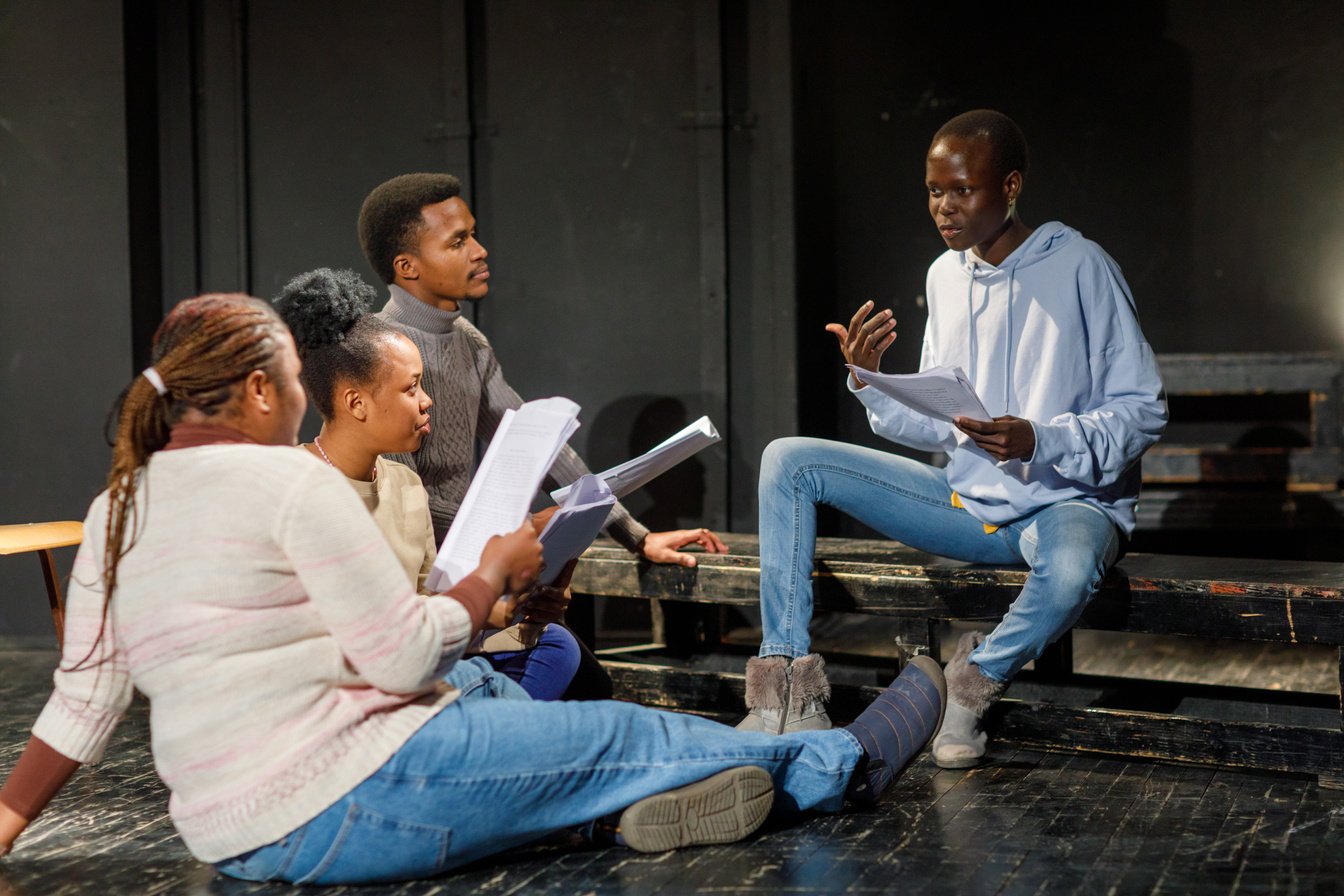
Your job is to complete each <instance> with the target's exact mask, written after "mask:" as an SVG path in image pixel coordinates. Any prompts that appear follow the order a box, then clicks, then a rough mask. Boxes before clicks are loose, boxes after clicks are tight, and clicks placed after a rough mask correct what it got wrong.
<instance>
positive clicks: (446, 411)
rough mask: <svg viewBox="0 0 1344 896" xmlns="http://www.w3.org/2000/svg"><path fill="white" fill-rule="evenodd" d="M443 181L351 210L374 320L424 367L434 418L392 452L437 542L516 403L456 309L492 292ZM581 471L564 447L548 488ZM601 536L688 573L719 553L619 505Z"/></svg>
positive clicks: (478, 249) (481, 256)
mask: <svg viewBox="0 0 1344 896" xmlns="http://www.w3.org/2000/svg"><path fill="white" fill-rule="evenodd" d="M461 193H462V186H461V184H460V183H459V182H458V179H457V178H456V177H453V176H452V175H450V174H403V175H401V176H400V177H394V178H392V179H391V180H389V181H386V182H385V183H382V184H379V185H378V186H377V187H375V188H374V190H373V192H371V193H370V194H369V195H368V197H367V198H366V199H365V200H364V205H363V206H362V207H361V208H360V210H359V242H360V245H361V246H362V247H363V249H364V255H365V257H366V258H368V260H369V264H370V265H372V266H373V270H374V271H375V272H376V273H377V274H378V276H379V277H381V278H382V280H383V282H384V283H386V284H388V288H389V290H390V291H391V298H390V299H389V300H388V303H387V304H386V305H385V306H384V307H383V310H382V311H381V312H379V316H380V317H382V318H383V319H384V320H386V321H387V322H388V323H390V324H392V325H393V326H395V327H396V328H397V329H399V330H400V331H401V332H403V333H405V334H406V335H407V336H408V337H410V339H411V341H412V342H414V343H415V344H416V346H417V347H418V348H419V349H420V354H421V356H422V358H423V360H424V365H425V368H424V369H425V375H424V388H425V391H426V392H428V393H429V395H430V396H431V397H433V399H434V416H435V418H436V420H435V421H434V422H433V425H432V427H431V429H430V433H429V435H428V436H426V437H425V439H424V440H423V441H422V442H421V443H420V449H419V450H418V451H416V452H415V453H414V454H409V455H396V456H395V459H396V460H398V461H400V462H402V463H404V464H407V465H408V466H410V467H411V468H412V469H414V470H415V471H416V472H417V473H419V474H420V478H421V480H423V481H424V484H425V489H426V490H427V491H428V492H429V509H430V514H431V515H432V516H433V518H434V534H435V537H436V538H437V539H438V540H439V541H440V542H442V541H443V537H444V535H445V534H447V532H448V527H449V525H451V524H452V521H453V516H454V515H455V514H456V513H457V509H458V507H459V506H460V505H461V503H462V497H463V495H465V494H466V491H467V484H468V482H469V481H470V480H471V472H472V464H473V461H474V459H475V456H476V440H477V439H480V440H482V441H483V442H489V441H490V439H491V438H493V437H494V434H495V428H496V427H497V426H498V425H499V421H500V418H501V416H502V415H503V413H504V411H506V410H508V409H509V408H517V407H519V406H520V405H521V404H522V399H521V398H520V397H519V396H518V393H517V392H515V391H514V390H513V388H512V387H511V386H509V384H508V383H507V382H505V380H504V374H503V371H502V370H500V367H499V361H498V360H496V358H495V353H494V351H493V350H491V348H490V343H489V341H488V340H487V339H486V338H485V336H484V335H483V334H482V333H481V331H480V330H478V329H476V328H475V327H474V326H472V324H471V322H470V321H468V320H467V319H466V318H465V317H463V316H462V312H461V310H460V304H461V303H462V302H464V301H468V302H474V301H479V300H480V299H483V298H485V295H486V293H487V292H489V290H490V268H489V267H488V266H487V265H486V263H485V259H486V251H485V247H484V246H482V245H481V244H480V243H479V242H478V241H477V240H476V219H475V218H473V217H472V215H471V210H470V209H469V208H468V207H467V204H466V202H464V201H463V200H462V197H461ZM587 472H588V468H587V467H586V466H584V463H583V461H582V460H581V459H580V458H579V456H578V455H577V454H575V453H574V451H573V450H572V449H571V448H569V447H568V446H566V447H565V448H564V449H563V450H562V451H561V453H560V456H559V458H558V459H557V460H556V462H555V465H554V466H553V467H551V471H550V473H549V474H548V476H547V484H548V487H555V486H559V485H568V484H569V483H571V482H573V481H574V480H575V479H578V478H579V477H580V476H582V475H583V474H584V473H587ZM607 532H608V533H609V534H610V535H611V536H612V538H614V539H616V541H617V542H619V543H620V544H622V545H624V546H625V547H626V548H627V549H629V550H630V551H631V552H632V553H635V554H639V555H640V556H643V557H645V558H647V559H649V560H652V561H653V562H655V563H678V564H681V565H682V566H694V565H695V555H694V554H690V553H686V552H684V551H682V550H681V548H683V547H686V546H687V545H691V544H699V545H700V546H701V547H702V548H704V549H705V550H706V551H711V552H714V553H726V552H727V548H726V547H725V546H724V544H723V542H722V541H720V540H719V538H718V536H716V535H715V534H714V533H713V532H710V531H709V530H708V529H677V530H674V531H670V532H650V531H649V530H648V529H647V528H645V527H644V526H642V525H640V523H639V522H638V521H637V520H636V519H635V518H634V517H632V516H631V515H630V512H629V511H627V510H626V509H625V508H624V507H623V506H622V505H620V504H619V503H618V504H617V505H616V508H615V510H614V511H612V514H611V516H610V517H609V518H608V520H607Z"/></svg>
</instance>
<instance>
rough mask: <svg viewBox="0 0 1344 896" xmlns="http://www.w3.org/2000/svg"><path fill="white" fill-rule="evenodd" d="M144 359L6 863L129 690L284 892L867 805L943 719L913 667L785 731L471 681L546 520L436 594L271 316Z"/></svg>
mask: <svg viewBox="0 0 1344 896" xmlns="http://www.w3.org/2000/svg"><path fill="white" fill-rule="evenodd" d="M152 357H153V366H152V367H150V368H149V369H147V370H146V371H145V372H144V373H143V374H141V375H139V376H137V378H136V379H135V380H134V381H133V382H132V384H131V386H130V387H129V388H128V390H127V392H126V393H125V396H124V402H123V405H122V408H121V414H120V425H119V427H118V431H117V443H116V448H115V451H114V456H113V464H112V470H111V472H110V473H109V476H108V489H107V491H105V492H103V493H102V494H100V495H99V496H98V497H97V498H96V499H95V500H94V502H93V505H92V506H91V508H90V510H89V514H88V516H87V518H86V520H85V539H84V542H83V544H82V545H81V547H80V549H79V553H78V556H77V557H76V558H75V567H74V572H73V574H72V576H71V586H70V589H69V595H68V601H67V608H66V610H67V616H66V629H65V643H64V645H63V657H62V660H61V664H60V667H59V668H58V670H57V672H56V675H55V690H54V692H53V693H52V696H51V698H50V699H49V700H48V701H47V704H46V707H45V708H44V709H43V711H42V713H41V715H40V716H39V717H38V719H37V722H36V724H35V725H34V726H33V736H32V738H31V739H30V741H29V744H28V746H27V748H26V749H25V750H24V753H23V755H22V757H21V758H20V759H19V762H18V764H17V766H16V767H15V769H14V770H13V771H12V772H11V774H10V776H9V779H8V780H7V781H6V783H5V785H4V787H3V788H2V789H0V856H3V855H5V854H7V853H8V852H9V850H10V848H11V846H12V844H13V842H14V840H15V838H17V837H18V836H19V834H20V833H21V832H22V831H23V830H24V829H25V828H26V827H27V825H28V824H29V822H30V821H32V820H33V819H34V818H36V817H37V815H38V813H39V812H40V811H41V809H42V808H43V806H45V805H46V803H47V802H48V801H49V800H50V798H51V797H52V796H53V795H54V793H55V792H56V791H57V790H58V789H59V788H60V787H61V785H62V784H63V783H64V782H65V781H66V780H67V779H68V778H69V776H70V774H72V773H73V772H74V771H75V769H76V768H77V767H78V766H79V765H80V764H82V763H86V762H96V761H97V760H98V759H99V757H100V756H101V755H102V753H103V750H104V748H105V747H106V745H107V742H108V740H109V738H110V737H111V735H112V732H113V730H114V729H115V727H116V725H117V723H118V722H119V721H120V719H121V717H122V716H123V715H124V713H125V712H126V709H127V706H128V705H129V703H130V700H131V695H132V691H133V689H139V690H140V691H141V692H142V693H144V694H145V695H146V696H147V697H148V698H149V701H150V729H151V732H152V750H153V754H154V765H155V769H156V770H157V772H158V774H159V776H160V777H161V778H162V779H163V782H164V784H165V785H167V787H168V790H169V791H170V794H171V796H170V798H169V801H168V811H169V815H170V816H171V818H172V820H173V824H174V825H175V826H176V828H177V831H178V833H179V834H180V835H181V837H182V839H183V841H184V842H185V844H186V846H187V848H188V849H189V850H190V851H191V853H192V854H193V855H194V856H196V857H197V858H198V859H200V860H201V861H204V862H211V863H214V865H215V866H216V868H217V869H218V870H219V871H221V872H222V873H224V874H226V875H229V876H232V877H237V878H243V879H247V880H282V881H289V882H294V883H333V884H335V883H363V882H372V881H390V880H404V879H408V878H416V877H425V876H430V875H435V874H440V873H442V872H444V871H446V870H449V869H451V868H455V867H457V866H459V865H462V864H465V863H467V862H471V861H474V860H476V859H480V858H482V857H484V856H487V855H491V854H494V853H497V852H500V851H502V850H505V849H509V848H511V847H514V846H518V845H521V844H525V843H529V842H532V841H535V840H537V839H539V838H542V837H544V836H546V835H548V834H551V833H553V832H555V831H559V830H563V829H566V828H571V829H572V828H576V827H578V828H581V829H584V830H587V831H590V832H594V833H596V832H597V831H599V830H602V831H610V832H611V836H612V837H613V838H614V839H615V840H616V841H617V842H624V843H626V844H627V845H629V846H631V847H633V848H635V849H639V850H644V851H656V850H664V849H671V848H675V847H678V846H686V845H692V844H697V843H722V842H728V841H731V840H736V839H739V838H741V837H744V836H746V835H748V834H750V833H751V832H752V831H754V830H755V829H756V828H757V827H758V826H759V825H760V824H761V823H762V822H763V821H764V819H765V817H766V814H767V812H769V810H770V809H771V807H772V805H774V806H777V807H779V808H780V809H781V810H789V811H792V812H796V811H800V810H807V809H812V808H816V809H821V810H826V811H834V810H837V809H839V808H840V806H841V804H842V801H843V800H844V798H845V797H846V796H847V795H848V796H851V797H852V798H855V799H860V800H864V801H871V800H873V799H875V798H876V797H877V795H878V794H879V793H880V792H881V790H882V789H883V788H884V787H885V786H886V785H887V784H889V783H890V781H891V780H892V778H893V777H894V775H895V774H896V773H898V772H899V771H900V769H901V768H902V767H904V765H905V764H906V763H907V762H908V761H909V760H910V758H911V757H912V756H913V755H914V753H915V752H916V751H917V750H918V749H919V748H920V747H921V746H922V745H923V744H924V743H925V742H927V741H928V739H929V738H930V737H931V736H932V733H933V729H934V727H935V726H936V725H937V722H938V717H939V714H940V712H941V707H942V696H941V674H940V670H939V669H938V666H937V664H936V663H932V662H931V661H925V662H924V664H923V665H921V660H923V659H924V658H916V660H914V661H913V662H912V663H911V664H910V665H909V666H908V667H907V669H906V671H905V672H903V673H902V675H901V677H900V678H898V679H897V680H896V681H895V682H893V683H892V686H891V687H890V688H888V689H887V690H886V691H885V692H883V694H881V695H880V696H879V697H878V699H877V700H876V701H875V702H874V703H873V705H872V706H870V707H869V708H868V709H867V710H865V711H864V713H863V714H861V715H860V716H859V718H858V719H856V720H855V721H854V723H853V724H852V725H850V726H848V727H846V728H837V729H834V730H830V731H811V732H804V733H801V734H794V735H784V736H780V737H773V736H767V735H762V734H743V733H740V732H737V731H735V730H733V729H732V728H729V727H727V726H725V725H720V724H718V723H716V722H712V721H709V720H707V719H702V718H698V717H695V716H684V715H678V714H674V713H666V712H660V711H657V710H652V709H646V708H644V707H640V706H634V705H631V704H626V703H615V702H582V703H575V702H564V701H555V702H534V701H532V700H530V699H529V698H528V697H527V694H526V692H524V691H523V690H522V689H521V688H520V687H518V685H517V684H515V683H514V682H513V681H511V680H510V679H508V678H507V677H505V676H503V675H499V674H498V673H490V674H488V675H481V674H479V672H478V671H475V670H473V671H472V673H471V674H470V675H469V676H467V678H468V679H469V682H470V683H469V684H468V685H466V686H459V684H460V683H461V682H462V679H461V678H460V677H456V671H457V670H458V668H459V667H462V666H465V665H466V664H460V663H458V662H457V660H458V659H459V658H460V657H461V655H462V652H463V650H464V648H465V647H466V645H467V644H468V643H469V642H470V640H471V637H472V635H473V634H474V632H475V631H477V630H478V629H479V628H480V627H481V625H482V624H483V623H484V621H485V618H486V615H487V613H488V612H489V609H490V607H491V605H492V604H494V602H495V601H496V600H497V599H498V598H499V596H500V595H501V594H502V593H504V592H516V591H518V590H519V589H521V588H524V587H526V585H527V584H528V583H529V582H531V581H532V580H533V579H534V578H535V575H536V572H537V569H538V566H539V564H540V560H541V548H540V545H539V543H538V541H537V537H536V534H535V531H534V529H533V527H532V525H531V523H530V522H524V523H523V525H522V526H520V527H519V528H518V530H516V531H515V532H513V533H510V534H509V535H507V536H501V537H496V538H495V539H492V540H491V541H490V542H489V543H488V544H487V546H486V549H485V551H484V553H483V554H482V557H481V564H480V566H479V567H478V568H477V569H476V571H475V572H474V573H473V574H472V575H470V576H468V577H467V578H466V579H465V580H464V581H462V582H461V583H459V584H458V585H457V586H455V588H454V589H453V590H452V591H451V592H450V593H449V594H446V595H430V596H428V597H420V596H418V595H417V594H416V593H415V589H414V587H413V586H412V584H411V582H410V580H409V579H408V577H407V576H406V573H405V572H404V570H403V569H402V567H401V565H400V564H399V563H398V562H397V559H396V557H395V556H394V555H393V554H392V551H391V550H390V549H389V548H388V546H387V542H386V541H385V540H384V539H383V536H382V535H381V533H380V532H379V531H378V528H377V527H376V526H375V524H374V522H373V520H372V518H371V517H370V516H369V514H368V513H367V512H365V511H364V509H363V507H362V505H361V504H360V501H359V498H358V497H357V496H356V494H355V493H354V491H353V490H352V489H351V488H350V486H349V484H348V483H347V481H346V479H345V477H343V476H342V475H340V473H339V472H337V471H336V470H334V469H333V468H332V467H330V466H328V465H326V464H325V463H322V462H321V461H320V460H318V459H316V458H314V457H313V456H312V455H311V454H309V453H308V452H305V451H299V450H295V449H294V447H293V445H294V441H295V438H296V434H297V432H298V427H299V423H300V420H301V418H302V415H303V411H304V407H305V401H304V395H303V389H302V387H301V386H300V384H299V381H298V376H299V371H300V362H299V358H298V356H297V353H296V352H295V348H294V342H293V340H292V338H291V337H290V334H289V332H288V331H287V330H286V329H285V326H284V324H283V323H282V322H281V321H280V319H279V317H278V316H277V315H276V314H275V312H274V311H273V310H272V309H271V308H270V307H269V306H268V305H266V304H265V303H263V302H261V301H259V300H257V299H253V298H249V297H247V296H241V295H211V296H202V297H200V298H197V299H191V300H188V301H186V302H184V303H181V304H179V305H178V306H177V307H176V308H174V309H173V310H172V311H171V312H170V313H169V315H168V318H167V319H166V320H165V321H164V322H163V324H162V325H161V326H160V328H159V330H158V332H157V333H156V334H155V340H154V348H153V355H152ZM283 446H290V447H283ZM483 698H494V699H483ZM776 790H778V792H779V799H778V800H776V799H775V793H776Z"/></svg>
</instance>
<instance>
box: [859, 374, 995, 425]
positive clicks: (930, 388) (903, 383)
mask: <svg viewBox="0 0 1344 896" xmlns="http://www.w3.org/2000/svg"><path fill="white" fill-rule="evenodd" d="M847 366H848V367H849V369H850V370H852V371H854V375H855V376H856V377H858V379H859V382H861V383H867V384H868V385H869V386H871V387H872V388H874V389H876V390H877V391H879V392H881V393H882V394H883V395H886V396H888V397H889V398H894V399H896V400H897V401H899V402H900V403H901V404H903V405H905V406H906V407H908V408H913V409H914V410H916V411H919V412H920V413H921V414H924V415H925V416H927V417H933V418H934V419H935V420H946V421H947V422H948V423H951V422H952V418H953V417H970V418H971V419H972V420H992V419H994V418H992V417H991V416H989V411H987V410H985V406H984V405H983V404H981V402H980V398H979V396H977V395H976V394H975V387H974V386H972V385H971V381H970V380H968V379H967V378H966V374H965V372H964V371H962V369H961V368H960V367H930V368H929V369H928V370H921V371H920V372H919V373H895V374H894V373H874V372H873V371H871V370H864V369H863V368H861V367H855V366H854V365H853V364H849V365H847Z"/></svg>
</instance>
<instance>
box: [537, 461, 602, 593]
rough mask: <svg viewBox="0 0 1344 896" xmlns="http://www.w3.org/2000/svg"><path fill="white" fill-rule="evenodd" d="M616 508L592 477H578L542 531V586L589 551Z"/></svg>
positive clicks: (587, 475) (595, 478) (594, 477)
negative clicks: (572, 561)
mask: <svg viewBox="0 0 1344 896" xmlns="http://www.w3.org/2000/svg"><path fill="white" fill-rule="evenodd" d="M615 504H616V496H615V495H613V494H612V493H611V489H610V488H608V487H607V484H606V483H605V482H603V481H602V480H601V479H598V478H597V477H596V476H594V475H593V474H592V473H587V474H585V475H583V476H580V477H579V478H578V479H577V480H576V481H575V482H574V484H573V485H571V486H570V487H569V493H568V494H567V495H566V496H565V500H563V501H561V502H560V506H559V507H558V508H557V509H556V511H555V513H553V514H551V519H550V521H549V522H547V523H546V528H545V529H542V530H541V550H542V558H541V564H542V566H541V576H540V579H539V581H540V582H541V584H543V585H549V584H551V583H552V582H554V581H555V579H556V577H557V576H558V575H560V570H562V569H564V568H565V564H566V563H568V562H569V561H571V560H573V559H574V558H575V557H577V556H579V555H580V554H582V553H583V552H584V551H586V550H588V545H590V544H592V543H593V539H594V538H597V533H599V532H601V531H602V526H603V525H605V524H606V522H607V516H608V515H609V514H610V513H611V508H612V507H613V506H615Z"/></svg>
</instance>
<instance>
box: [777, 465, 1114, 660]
mask: <svg viewBox="0 0 1344 896" xmlns="http://www.w3.org/2000/svg"><path fill="white" fill-rule="evenodd" d="M759 497H760V527H759V529H760V537H761V618H762V637H761V649H760V655H761V656H790V657H798V656H805V655H806V654H807V653H809V652H810V650H811V638H810V636H809V634H808V624H809V622H810V621H811V619H812V607H813V604H812V571H813V560H812V555H813V551H814V549H815V547H816V537H817V524H816V521H817V506H818V505H823V504H824V505H826V506H828V507H834V508H836V509H837V510H840V511H842V512H843V513H845V514H848V515H849V516H851V517H853V518H855V519H857V520H859V521H860V522H862V523H864V524H865V525H867V526H869V527H871V528H873V529H876V530H877V531H878V532H881V533H882V534H883V535H885V536H887V537H888V538H891V539H894V540H896V541H899V542H901V543H902V544H905V545H908V546H910V547H912V548H916V549H918V550H921V551H927V552H929V553H931V554H938V555H940V556H944V557H951V558H954V559H957V560H965V561H968V562H971V563H985V564H995V565H1005V564H1020V563H1026V564H1027V565H1029V566H1030V567H1031V568H1032V573H1031V575H1030V576H1028V578H1027V584H1026V586H1025V587H1024V588H1023V589H1022V592H1021V593H1020V594H1019V595H1018V597H1017V599H1016V600H1015V601H1014V602H1013V604H1012V606H1011V607H1010V609H1009V611H1008V613H1007V614H1006V615H1005V616H1004V618H1003V621H1002V622H1000V623H999V625H998V626H996V627H995V629H994V631H993V632H991V633H990V635H989V637H988V638H987V639H986V640H985V642H984V643H983V644H981V645H980V647H978V648H977V649H976V651H975V652H974V653H973V654H972V661H973V662H975V663H976V664H977V665H979V666H980V669H981V671H982V672H984V673H985V674H986V675H988V676H989V677H991V678H994V679H996V680H999V681H1008V680H1009V679H1011V678H1012V677H1013V676H1014V675H1015V674H1017V672H1018V670H1020V669H1021V668H1022V666H1024V665H1025V664H1026V663H1028V662H1029V661H1031V660H1033V659H1035V658H1036V657H1037V656H1039V655H1040V652H1041V651H1042V650H1043V649H1044V648H1045V647H1046V645H1048V644H1049V643H1050V642H1051V641H1053V640H1054V639H1055V638H1057V637H1059V635H1061V634H1063V632H1065V631H1067V630H1068V628H1069V627H1070V626H1071V625H1073V623H1074V622H1075V621H1077V618H1078V615H1079V614H1080V613H1081V612H1082V610H1083V608H1084V607H1085V606H1086V605H1087V602H1088V601H1089V600H1090V599H1091V598H1092V595H1093V594H1094V593H1095V591H1096V586H1097V584H1098V583H1099V582H1100V580H1101V577H1102V576H1104V575H1105V572H1106V569H1107V568H1108V567H1109V566H1110V564H1112V563H1114V562H1115V559H1116V557H1117V556H1118V555H1119V550H1120V533H1119V530H1118V529H1117V528H1116V526H1115V524H1114V523H1113V522H1112V521H1111V519H1110V517H1109V516H1107V515H1106V514H1105V512H1104V511H1102V510H1101V509H1100V508H1099V507H1097V506H1095V505H1093V504H1089V503H1088V502H1086V501H1083V500H1073V501H1064V502H1061V503H1059V504H1054V505H1051V506H1049V507H1045V508H1042V509H1041V510H1039V511H1037V512H1035V513H1033V514H1031V515H1028V516H1025V517H1023V518H1022V519H1019V520H1015V521H1013V522H1012V523H1009V524H1007V525H1005V526H1001V527H1000V528H999V529H998V531H996V532H994V533H986V532H985V529H984V526H983V525H982V524H981V523H980V521H979V520H977V519H975V517H973V516H971V515H970V514H969V513H968V512H966V511H965V510H964V509H962V508H959V507H954V506H953V505H952V489H951V486H949V485H948V482H947V476H946V473H945V472H944V471H943V470H941V469H939V468H937V467H933V466H930V465H928V464H923V463H920V462H918V461H915V460H911V459H909V458H905V457H900V456H899V455H895V454H890V453H888V452H885V451H877V450H874V449H872V448H864V447H861V446H858V445H849V444H845V443H843V442H829V441H823V440H820V439H806V438H789V439H778V440H776V441H774V442H771V443H770V445H769V446H768V447H767V448H766V449H765V453H764V455H762V457H761V478H760V483H759Z"/></svg>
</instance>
